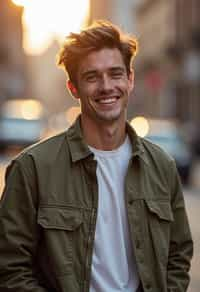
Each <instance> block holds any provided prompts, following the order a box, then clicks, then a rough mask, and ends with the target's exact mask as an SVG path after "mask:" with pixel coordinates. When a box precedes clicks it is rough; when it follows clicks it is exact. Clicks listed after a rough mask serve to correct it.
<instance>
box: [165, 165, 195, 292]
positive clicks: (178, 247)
mask: <svg viewBox="0 0 200 292" xmlns="http://www.w3.org/2000/svg"><path fill="white" fill-rule="evenodd" d="M171 178H172V179H171V182H172V202H171V203H172V210H173V215H174V221H173V222H172V225H171V236H170V247H169V260H168V271H167V272H168V273H167V282H168V290H167V291H168V292H184V291H187V287H188V285H189V269H190V261H191V258H192V255H193V241H192V237H191V232H190V227H189V223H188V218H187V214H186V210H185V203H184V198H183V193H182V186H181V183H180V178H179V175H178V174H177V170H176V166H175V162H174V161H173V162H172V167H171Z"/></svg>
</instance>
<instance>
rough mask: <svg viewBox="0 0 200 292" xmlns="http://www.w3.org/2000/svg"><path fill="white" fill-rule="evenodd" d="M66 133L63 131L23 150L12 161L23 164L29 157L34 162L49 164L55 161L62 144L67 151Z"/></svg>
mask: <svg viewBox="0 0 200 292" xmlns="http://www.w3.org/2000/svg"><path fill="white" fill-rule="evenodd" d="M66 133H67V131H64V132H62V133H59V134H57V135H54V136H52V137H49V138H47V139H44V140H42V141H39V142H38V143H36V144H33V145H31V146H29V147H27V148H25V149H24V150H23V151H22V152H21V153H19V155H18V156H16V157H15V158H14V160H15V161H19V162H23V161H26V160H27V159H28V157H29V158H31V159H33V160H35V161H41V162H42V161H43V162H49V163H50V162H51V161H53V160H55V159H56V157H57V154H58V153H59V151H60V150H61V148H62V147H63V145H64V144H65V145H64V146H65V147H66V149H67V140H66Z"/></svg>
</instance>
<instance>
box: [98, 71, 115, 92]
mask: <svg viewBox="0 0 200 292" xmlns="http://www.w3.org/2000/svg"><path fill="white" fill-rule="evenodd" d="M112 89H113V84H112V81H111V80H110V78H109V76H107V75H104V76H102V79H101V85H100V90H101V91H106V92H107V91H111V90H112Z"/></svg>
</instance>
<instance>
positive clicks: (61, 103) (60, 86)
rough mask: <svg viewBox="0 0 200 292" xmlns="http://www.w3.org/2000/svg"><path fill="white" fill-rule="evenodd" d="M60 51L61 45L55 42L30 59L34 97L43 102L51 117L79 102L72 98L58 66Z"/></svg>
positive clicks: (29, 70)
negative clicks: (57, 57) (57, 60)
mask: <svg viewBox="0 0 200 292" xmlns="http://www.w3.org/2000/svg"><path fill="white" fill-rule="evenodd" d="M59 49H60V44H59V43H58V42H57V41H56V40H55V41H53V42H52V43H51V45H50V46H49V47H48V48H47V49H46V50H45V51H44V52H43V53H41V54H40V55H33V56H31V55H30V56H29V58H28V74H29V76H30V86H31V88H32V93H33V96H36V97H38V98H39V99H40V100H41V101H42V102H43V104H44V105H45V107H46V110H47V113H48V114H50V115H51V114H54V113H59V112H62V111H64V110H66V109H67V108H70V107H71V106H73V105H77V100H75V99H74V98H72V97H71V95H70V94H69V92H68V90H67V88H66V79H67V77H66V74H65V73H64V71H63V70H61V69H60V68H58V67H57V66H56V55H57V54H58V52H59Z"/></svg>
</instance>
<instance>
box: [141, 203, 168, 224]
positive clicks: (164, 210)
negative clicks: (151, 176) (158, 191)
mask: <svg viewBox="0 0 200 292" xmlns="http://www.w3.org/2000/svg"><path fill="white" fill-rule="evenodd" d="M146 204H147V207H148V209H149V211H150V212H152V213H154V214H156V215H157V216H158V217H159V218H160V219H162V220H166V221H173V220H174V216H173V213H172V209H171V206H170V202H168V201H157V200H147V201H146Z"/></svg>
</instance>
